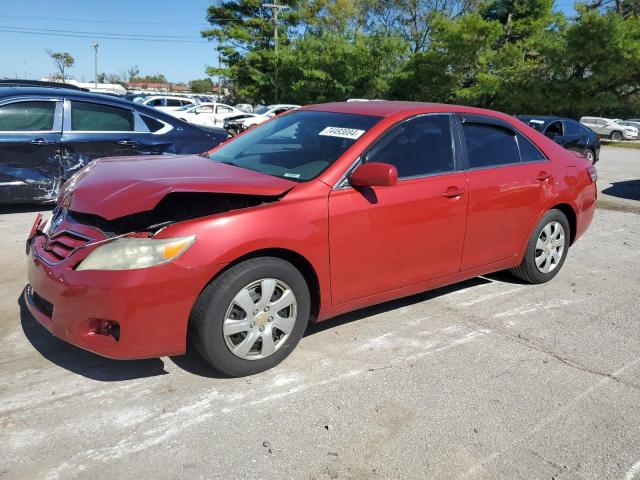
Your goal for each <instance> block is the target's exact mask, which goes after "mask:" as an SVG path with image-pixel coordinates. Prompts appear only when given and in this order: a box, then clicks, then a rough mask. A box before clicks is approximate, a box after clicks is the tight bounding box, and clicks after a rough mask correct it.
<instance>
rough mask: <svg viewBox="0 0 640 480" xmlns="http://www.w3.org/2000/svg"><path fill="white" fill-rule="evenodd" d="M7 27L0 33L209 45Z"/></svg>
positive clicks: (2, 28) (187, 41)
mask: <svg viewBox="0 0 640 480" xmlns="http://www.w3.org/2000/svg"><path fill="white" fill-rule="evenodd" d="M5 28H6V27H2V26H0V32H4V33H19V34H26V35H46V36H50V37H72V38H99V39H101V40H127V41H133V42H136V41H137V42H164V43H166V42H170V43H199V44H201V45H202V44H204V43H207V40H204V39H203V40H181V39H170V38H166V39H165V38H139V37H109V36H104V35H91V34H74V33H51V32H43V31H40V30H33V31H29V30H26V29H25V30H7V29H5Z"/></svg>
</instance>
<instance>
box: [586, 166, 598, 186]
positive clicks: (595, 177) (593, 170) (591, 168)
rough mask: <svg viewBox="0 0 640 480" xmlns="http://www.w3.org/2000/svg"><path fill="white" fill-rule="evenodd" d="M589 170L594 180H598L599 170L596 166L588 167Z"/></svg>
mask: <svg viewBox="0 0 640 480" xmlns="http://www.w3.org/2000/svg"><path fill="white" fill-rule="evenodd" d="M587 171H588V172H589V176H590V177H591V180H593V182H594V183H595V182H596V180H598V170H596V167H594V166H593V165H591V166H590V167H589V168H587Z"/></svg>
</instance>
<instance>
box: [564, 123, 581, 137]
mask: <svg viewBox="0 0 640 480" xmlns="http://www.w3.org/2000/svg"><path fill="white" fill-rule="evenodd" d="M564 129H565V135H581V134H582V132H583V130H584V127H583V126H582V125H580V124H579V123H578V122H570V121H568V120H565V122H564Z"/></svg>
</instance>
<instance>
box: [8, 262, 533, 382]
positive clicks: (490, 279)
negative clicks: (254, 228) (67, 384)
mask: <svg viewBox="0 0 640 480" xmlns="http://www.w3.org/2000/svg"><path fill="white" fill-rule="evenodd" d="M494 282H503V283H521V282H520V281H519V280H517V279H516V278H515V277H513V276H511V275H510V274H509V273H507V272H497V273H493V274H491V275H485V276H482V277H475V278H472V279H469V280H465V281H463V282H459V283H455V284H453V285H448V286H445V287H441V288H437V289H434V290H429V291H427V292H422V293H418V294H416V295H411V296H409V297H403V298H399V299H397V300H391V301H388V302H384V303H380V304H377V305H373V306H370V307H365V308H361V309H359V310H355V311H353V312H349V313H345V314H343V315H339V316H337V317H334V318H331V319H329V320H326V321H323V322H320V323H312V324H309V326H308V327H307V330H306V332H305V334H304V336H305V337H308V336H311V335H315V334H316V333H320V332H323V331H325V330H328V329H331V328H335V327H339V326H340V325H344V324H347V323H351V322H354V321H358V320H362V319H364V318H367V317H370V316H373V315H379V314H381V313H386V312H389V311H391V310H396V309H398V308H402V307H407V306H410V305H414V304H416V303H421V302H424V301H427V300H432V299H434V298H437V297H440V296H443V295H447V294H449V293H453V292H457V291H460V290H464V289H467V288H473V287H476V286H479V285H486V284H488V283H494ZM18 303H19V305H20V320H21V324H22V329H23V331H24V333H25V335H26V337H27V339H28V340H29V341H30V342H31V344H32V345H33V346H34V348H35V349H36V350H37V351H38V352H39V353H40V354H41V355H42V356H43V357H45V358H46V359H47V360H49V361H51V362H52V363H55V364H56V365H59V366H61V367H62V368H66V369H67V370H69V371H72V372H74V373H77V374H79V375H82V376H84V377H87V378H91V379H93V380H99V381H104V382H113V381H122V380H133V379H136V378H145V377H152V376H156V375H166V374H167V373H168V372H167V371H166V370H165V369H164V363H163V362H162V360H161V359H160V358H152V359H148V360H111V359H108V358H104V357H101V356H99V355H96V354H94V353H91V352H88V351H85V350H82V349H81V348H78V347H75V346H73V345H71V344H68V343H66V342H64V341H62V340H60V339H58V338H56V337H54V336H53V335H52V334H51V333H50V332H49V331H47V330H46V329H45V328H44V327H43V326H41V325H40V324H39V323H38V322H37V320H36V319H35V318H33V316H32V315H31V313H30V312H29V310H28V309H27V307H26V305H25V304H24V300H23V298H22V295H21V296H20V299H19V301H18ZM169 359H170V360H171V362H173V363H174V364H175V365H176V366H177V367H178V368H180V369H182V370H184V371H185V372H187V373H191V374H193V375H198V376H200V377H205V378H215V379H228V380H233V378H232V377H229V376H227V375H224V374H222V373H219V372H217V371H216V370H214V369H213V368H212V367H211V366H210V365H209V364H208V363H207V362H206V361H205V360H204V359H203V358H202V357H201V356H200V355H199V354H198V353H197V352H196V351H195V348H194V347H193V346H192V345H191V343H190V342H188V343H187V351H186V353H185V355H179V356H172V357H169Z"/></svg>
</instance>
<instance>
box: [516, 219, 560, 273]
mask: <svg viewBox="0 0 640 480" xmlns="http://www.w3.org/2000/svg"><path fill="white" fill-rule="evenodd" d="M558 225H559V226H560V227H561V230H560V229H558ZM543 232H544V234H543ZM549 233H550V234H551V235H550V236H549V235H548V234H549ZM559 235H561V236H562V237H561V238H562V248H561V249H559V248H557V247H556V246H557V245H559V244H560V241H559V240H558V239H559V238H560V237H559ZM570 239H571V231H570V228H569V222H568V221H567V217H566V216H565V215H564V213H562V212H561V211H560V210H555V209H553V210H549V211H548V212H547V213H545V214H544V216H543V217H542V219H541V220H540V221H539V222H538V225H536V228H535V229H534V230H533V233H532V234H531V238H529V242H528V243H527V248H526V250H525V252H524V257H523V258H522V263H520V265H518V266H517V267H516V268H513V269H511V273H512V274H513V275H515V276H516V277H518V278H519V279H521V280H524V281H525V282H528V283H534V284H537V283H545V282H548V281H549V280H551V279H552V278H553V277H555V276H556V275H557V274H558V272H559V271H560V269H561V268H562V265H563V264H564V260H565V258H567V252H568V251H569V242H570ZM539 241H540V242H541V243H538V242H539ZM540 247H543V248H540ZM552 252H555V253H552ZM543 257H544V258H543Z"/></svg>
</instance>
